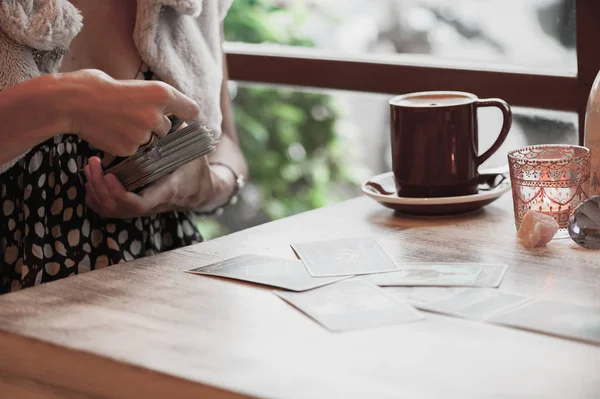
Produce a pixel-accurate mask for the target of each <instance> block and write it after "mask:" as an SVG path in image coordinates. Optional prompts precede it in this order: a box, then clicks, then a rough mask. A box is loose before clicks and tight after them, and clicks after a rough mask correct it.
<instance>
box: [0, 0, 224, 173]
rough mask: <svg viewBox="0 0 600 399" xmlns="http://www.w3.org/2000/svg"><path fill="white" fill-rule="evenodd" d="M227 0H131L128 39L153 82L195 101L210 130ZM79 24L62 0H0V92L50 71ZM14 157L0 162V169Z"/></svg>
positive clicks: (215, 123)
mask: <svg viewBox="0 0 600 399" xmlns="http://www.w3.org/2000/svg"><path fill="white" fill-rule="evenodd" d="M231 1H232V0H137V3H138V9H137V17H136V24H135V30H134V41H135V44H136V46H137V49H138V52H139V54H140V57H141V58H142V60H143V61H144V62H145V63H146V64H148V66H149V67H150V68H151V69H152V70H153V71H154V72H155V73H156V75H157V76H159V77H160V78H161V80H163V81H165V82H166V83H168V84H170V85H172V86H174V87H175V88H177V89H178V90H180V91H182V92H183V93H185V94H186V95H188V96H189V97H191V98H193V99H194V100H195V101H196V102H198V104H199V105H200V109H201V120H202V122H204V123H205V124H206V125H207V126H208V127H209V128H211V129H212V130H213V131H214V132H215V133H216V134H217V135H219V134H220V132H221V118H222V116H221V110H220V101H219V100H220V88H221V83H222V78H223V76H222V69H221V68H222V57H221V43H220V24H221V22H222V20H223V18H224V16H225V14H226V12H227V9H228V8H229V5H230V4H231ZM83 23H85V21H82V17H81V15H80V13H79V11H78V10H77V9H76V8H75V7H74V6H73V5H72V4H71V3H69V1H67V0H0V90H3V89H5V88H7V87H10V86H12V85H15V84H18V83H20V82H23V81H24V80H27V79H31V78H33V77H35V76H39V75H41V74H44V73H49V72H56V71H57V70H58V68H59V67H60V64H61V60H62V56H63V55H64V53H65V52H66V50H67V49H68V46H69V44H70V42H71V40H73V38H74V37H75V36H76V35H77V34H78V33H79V31H80V30H81V27H82V26H83ZM64 133H68V132H64ZM23 155H25V154H23ZM23 155H21V157H22V156H23ZM21 157H18V158H16V159H14V160H13V161H11V162H9V163H7V164H4V165H0V173H3V172H5V171H6V170H8V169H9V168H10V167H11V166H12V165H14V164H15V163H16V162H17V161H18V160H19V159H20V158H21Z"/></svg>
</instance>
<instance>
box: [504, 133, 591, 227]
mask: <svg viewBox="0 0 600 399" xmlns="http://www.w3.org/2000/svg"><path fill="white" fill-rule="evenodd" d="M508 165H509V168H510V180H511V184H512V195H513V205H514V209H515V224H516V227H517V230H518V229H519V226H520V225H521V220H522V219H523V216H524V215H525V213H527V211H529V210H531V209H533V210H535V211H538V212H541V213H544V214H546V215H550V216H552V217H553V218H554V219H555V220H556V221H557V222H558V225H559V226H560V229H559V231H558V233H557V234H556V236H555V238H556V237H568V233H567V225H568V222H569V217H570V216H571V214H572V213H573V210H574V209H575V208H576V207H577V206H578V205H579V204H580V203H581V202H583V201H584V200H585V199H587V198H588V193H589V180H590V150H589V149H587V148H585V147H580V146H575V145H559V144H557V145H535V146H530V147H524V148H520V149H518V150H514V151H511V152H509V153H508Z"/></svg>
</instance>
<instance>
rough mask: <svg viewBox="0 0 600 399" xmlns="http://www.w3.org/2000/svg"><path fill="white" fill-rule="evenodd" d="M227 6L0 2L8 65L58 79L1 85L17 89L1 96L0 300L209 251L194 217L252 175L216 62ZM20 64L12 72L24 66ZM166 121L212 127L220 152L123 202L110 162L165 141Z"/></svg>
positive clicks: (177, 1)
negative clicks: (188, 249)
mask: <svg viewBox="0 0 600 399" xmlns="http://www.w3.org/2000/svg"><path fill="white" fill-rule="evenodd" d="M227 6H228V1H227V0H138V1H137V2H136V1H135V0H103V1H101V2H99V1H96V0H77V1H75V0H73V1H71V2H67V1H65V0H43V1H42V0H39V1H33V2H32V1H31V0H11V1H4V2H2V3H0V28H1V29H2V33H3V35H4V40H0V49H1V51H2V53H3V54H0V56H1V57H0V62H2V60H8V61H4V62H10V60H11V59H12V58H11V57H20V56H21V55H22V54H25V56H24V58H23V60H25V61H24V63H25V64H26V63H27V62H30V63H31V60H34V61H35V65H34V66H37V68H38V70H39V72H40V73H44V72H57V73H53V74H48V75H43V76H39V77H33V75H35V73H30V72H27V71H25V73H22V74H21V75H19V77H20V78H19V79H13V80H16V82H12V81H11V82H9V84H7V83H6V80H7V79H8V78H7V77H6V76H3V75H2V74H0V84H3V86H2V87H7V86H10V87H9V88H7V89H5V90H4V91H3V92H2V93H0V117H2V120H3V121H6V122H5V123H4V126H3V130H2V131H0V139H1V140H2V141H3V142H4V143H5V144H6V145H5V146H2V147H0V172H1V174H0V194H1V196H0V211H1V212H2V213H1V218H0V265H1V266H2V268H1V271H0V273H1V278H2V281H1V283H0V292H8V291H14V290H18V289H20V288H24V287H30V286H32V285H35V284H39V283H43V282H47V281H53V280H56V279H59V278H62V277H66V276H69V275H73V274H77V273H81V272H85V271H88V270H93V269H96V268H100V267H104V266H107V265H110V264H115V263H118V262H123V261H128V260H132V259H135V258H139V257H143V256H147V255H151V254H154V253H156V252H160V251H165V250H170V249H173V248H177V247H181V246H184V245H190V244H193V243H196V242H199V241H201V236H200V234H199V233H198V231H196V229H195V228H194V225H193V223H192V214H191V211H201V212H212V211H214V210H215V209H218V208H219V207H221V206H223V205H226V204H227V203H228V202H229V201H230V200H231V198H233V196H234V195H235V194H237V191H238V190H239V188H240V184H241V182H242V181H243V176H244V175H245V174H246V163H245V160H244V157H243V155H242V154H241V151H240V149H239V145H238V142H237V137H236V134H235V130H234V128H233V120H232V113H231V104H230V99H229V96H228V92H227V75H226V73H224V72H226V65H225V62H224V61H223V57H222V53H221V40H220V32H221V31H220V23H221V21H222V18H223V17H224V14H225V11H226V9H227ZM81 17H83V26H82V25H81V20H80V19H81ZM15 21H17V23H15ZM72 37H74V38H73V40H72V41H71V38H72ZM66 47H68V49H69V50H68V51H67V52H66V53H65V52H64V51H62V49H64V48H66ZM15 49H17V51H15ZM28 51H30V52H31V56H29V53H27V52H28ZM15 54H17V55H16V56H15ZM14 64H15V63H14V62H13V64H10V63H9V65H8V67H10V71H19V70H21V69H23V67H22V64H23V63H17V65H14ZM32 65H33V64H32ZM59 65H60V69H59V71H55V70H56V68H57V67H58V66H59ZM0 67H1V65H0ZM25 69H26V68H25ZM5 70H8V69H7V68H5ZM28 78H32V79H30V80H26V81H24V82H21V81H22V80H25V79H28ZM3 79H4V80H5V81H4V82H3ZM158 79H161V80H164V81H166V82H167V83H168V84H169V85H167V84H164V83H161V82H158V81H157V80H158ZM8 80H10V79H8ZM14 83H18V84H14ZM173 87H175V88H173ZM176 89H178V90H176ZM182 93H183V94H182ZM168 112H171V113H174V114H176V115H177V116H179V117H180V118H181V119H184V120H187V121H193V120H198V119H199V120H201V121H202V122H203V123H205V124H207V125H208V127H209V128H210V129H211V130H213V132H215V133H216V134H217V135H220V143H219V145H218V148H217V151H215V152H214V153H213V154H211V155H210V156H209V157H208V158H206V157H205V158H202V159H199V160H196V161H193V162H190V163H188V164H186V165H184V166H183V167H181V168H180V169H179V170H177V171H176V172H174V173H172V174H171V175H169V176H167V177H165V178H163V179H161V180H159V181H157V182H155V183H153V184H152V185H151V186H149V187H148V188H146V189H145V190H143V191H142V192H141V193H140V194H139V195H137V194H134V193H130V192H127V191H126V190H125V189H124V188H123V186H122V185H121V184H120V183H119V181H118V180H117V179H116V178H115V177H114V176H112V175H105V174H104V172H103V169H102V161H103V160H104V161H105V162H106V160H107V159H110V158H112V157H113V155H116V156H126V155H131V154H132V153H134V152H135V151H136V150H137V148H138V146H139V145H141V144H144V143H146V142H148V140H149V139H150V135H151V134H152V132H154V133H156V134H158V135H161V136H164V135H165V134H166V133H167V132H168V131H169V129H170V122H169V121H168V119H167V118H166V117H165V116H164V114H165V113H168ZM67 132H68V133H69V134H64V133H67ZM111 154H112V155H111ZM82 170H83V173H84V174H85V177H86V179H83V176H82V173H81V171H82Z"/></svg>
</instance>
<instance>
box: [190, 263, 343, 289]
mask: <svg viewBox="0 0 600 399" xmlns="http://www.w3.org/2000/svg"><path fill="white" fill-rule="evenodd" d="M188 272H189V273H193V274H203V275H209V276H218V277H225V278H231V279H235V280H241V281H248V282H251V283H257V284H263V285H268V286H272V287H279V288H284V289H287V290H290V291H306V290H310V289H313V288H316V287H322V286H324V285H327V284H331V283H334V282H336V281H340V280H343V279H344V278H348V277H312V276H311V275H309V274H308V272H307V271H306V268H305V267H304V265H303V264H302V262H300V261H299V260H295V259H284V258H275V257H271V256H261V255H241V256H237V257H235V258H231V259H227V260H224V261H222V262H218V263H214V264H212V265H207V266H202V267H198V268H196V269H192V270H189V271H188Z"/></svg>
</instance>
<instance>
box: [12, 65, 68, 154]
mask: <svg viewBox="0 0 600 399" xmlns="http://www.w3.org/2000/svg"><path fill="white" fill-rule="evenodd" d="M59 101H60V95H59V85H58V84H57V79H56V77H55V76H54V75H44V76H41V77H38V78H35V79H31V80H28V81H25V82H23V83H20V84H18V85H15V86H12V87H9V88H8V89H6V90H3V91H1V92H0V120H1V121H2V126H1V127H0V143H1V144H0V165H2V164H5V163H7V162H10V161H11V160H12V159H14V158H16V157H18V156H19V155H21V154H22V153H24V152H27V151H28V150H30V149H31V148H32V147H34V146H35V145H37V144H39V143H41V142H43V141H45V140H47V139H49V138H50V137H52V136H53V135H55V134H57V133H60V131H61V129H62V128H63V126H64V125H65V120H64V118H63V116H62V115H60V112H58V109H59V108H58V107H57V106H56V105H57V103H58V102H59Z"/></svg>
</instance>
